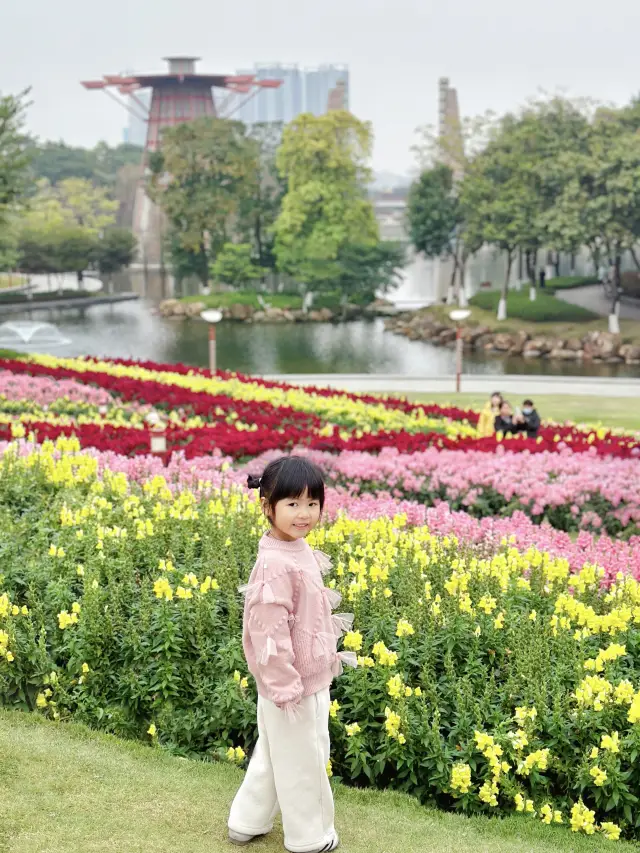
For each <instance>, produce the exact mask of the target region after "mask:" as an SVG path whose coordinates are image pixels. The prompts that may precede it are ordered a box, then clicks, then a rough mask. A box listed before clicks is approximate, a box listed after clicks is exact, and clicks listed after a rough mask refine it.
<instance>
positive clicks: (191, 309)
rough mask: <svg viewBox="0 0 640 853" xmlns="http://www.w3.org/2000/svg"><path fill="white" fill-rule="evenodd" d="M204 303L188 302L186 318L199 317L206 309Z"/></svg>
mask: <svg viewBox="0 0 640 853" xmlns="http://www.w3.org/2000/svg"><path fill="white" fill-rule="evenodd" d="M205 307H206V306H205V304H204V302H187V303H186V308H187V310H186V312H185V313H186V316H187V317H199V316H200V313H201V312H202V311H204V309H205Z"/></svg>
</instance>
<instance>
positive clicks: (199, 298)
mask: <svg viewBox="0 0 640 853" xmlns="http://www.w3.org/2000/svg"><path fill="white" fill-rule="evenodd" d="M260 295H261V296H262V298H263V299H264V301H265V302H267V303H268V304H269V305H271V307H272V308H282V309H283V310H285V311H299V310H300V309H301V308H302V296H301V295H300V294H299V293H262V294H260ZM355 301H356V302H357V303H358V304H359V302H360V301H361V300H357V299H356V300H355ZM180 302H203V303H204V304H205V305H206V307H207V308H230V307H231V306H232V305H251V307H252V308H254V309H255V310H256V311H259V310H261V306H260V303H259V302H258V293H257V292H256V291H255V290H228V291H224V292H223V293H210V294H209V295H208V296H204V295H195V296H184V297H182V299H180ZM320 308H330V309H331V310H332V311H337V310H338V309H339V308H340V294H339V293H333V292H329V293H317V294H316V295H315V297H314V300H313V306H312V309H311V310H316V311H317V310H319V309H320Z"/></svg>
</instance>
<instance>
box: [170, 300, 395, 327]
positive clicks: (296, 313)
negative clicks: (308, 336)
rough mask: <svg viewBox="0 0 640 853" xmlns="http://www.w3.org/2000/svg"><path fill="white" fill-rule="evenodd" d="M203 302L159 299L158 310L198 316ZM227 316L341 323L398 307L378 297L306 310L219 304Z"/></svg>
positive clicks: (183, 316) (245, 319)
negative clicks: (368, 302) (367, 302)
mask: <svg viewBox="0 0 640 853" xmlns="http://www.w3.org/2000/svg"><path fill="white" fill-rule="evenodd" d="M205 308H206V305H205V303H204V302H182V301H181V300H179V299H165V300H164V302H161V303H160V307H159V311H160V314H161V315H162V316H163V317H176V318H181V319H189V318H193V317H198V315H199V314H200V312H201V311H204V309H205ZM220 310H221V311H222V315H223V318H224V319H225V320H234V321H236V322H240V323H341V322H348V321H350V320H360V319H362V318H363V317H389V316H391V315H392V314H395V313H396V309H395V307H394V306H393V305H392V304H391V303H389V302H386V301H385V300H382V299H380V300H377V301H376V302H373V303H372V304H371V305H367V306H365V307H364V308H362V307H360V306H358V305H345V306H344V307H341V308H339V309H337V310H335V311H332V310H331V309H330V308H320V309H318V310H313V309H310V310H309V311H307V312H304V311H302V310H301V309H299V310H293V311H290V310H287V309H284V308H266V309H265V310H263V309H256V308H254V307H253V306H252V305H243V304H240V303H238V304H235V305H229V306H228V307H223V308H220Z"/></svg>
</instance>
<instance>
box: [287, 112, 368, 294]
mask: <svg viewBox="0 0 640 853" xmlns="http://www.w3.org/2000/svg"><path fill="white" fill-rule="evenodd" d="M371 147H372V134H371V127H370V125H369V124H368V123H366V122H362V121H359V120H358V119H357V118H356V117H355V116H353V115H352V114H351V113H348V112H346V111H341V110H335V111H331V112H329V113H327V114H326V115H323V116H314V115H311V114H304V115H301V116H298V118H296V119H295V120H294V121H292V122H291V123H290V124H289V125H287V127H286V128H285V130H284V134H283V139H282V145H281V146H280V148H279V150H278V156H277V165H278V168H279V170H280V173H281V175H282V176H283V178H284V179H285V180H286V182H287V192H286V195H285V197H284V199H283V201H282V211H281V213H280V215H279V216H278V219H277V221H276V223H275V226H274V232H275V238H276V241H275V253H276V258H277V260H278V267H279V269H280V270H282V271H283V272H286V273H289V274H290V275H291V276H293V277H294V278H295V279H297V281H299V282H300V283H302V284H304V285H306V286H307V287H308V288H309V289H311V290H314V289H318V288H322V289H333V288H334V287H335V286H336V284H337V282H338V281H339V279H340V274H341V272H340V261H339V258H340V254H341V252H342V251H343V250H344V249H345V247H347V246H349V245H358V246H376V245H377V244H378V243H379V235H378V226H377V222H376V219H375V215H374V211H373V205H372V204H371V202H370V200H369V199H368V198H367V195H366V187H367V185H368V184H369V183H370V180H371V171H370V168H369V160H370V157H371Z"/></svg>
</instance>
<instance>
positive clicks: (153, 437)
mask: <svg viewBox="0 0 640 853" xmlns="http://www.w3.org/2000/svg"><path fill="white" fill-rule="evenodd" d="M145 420H146V422H147V423H148V424H149V433H150V434H149V452H150V453H151V454H152V455H153V456H162V457H164V454H165V453H166V452H167V430H166V425H165V424H164V422H163V421H162V418H161V417H160V415H159V414H158V413H157V412H149V414H148V415H147V417H146V418H145Z"/></svg>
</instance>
